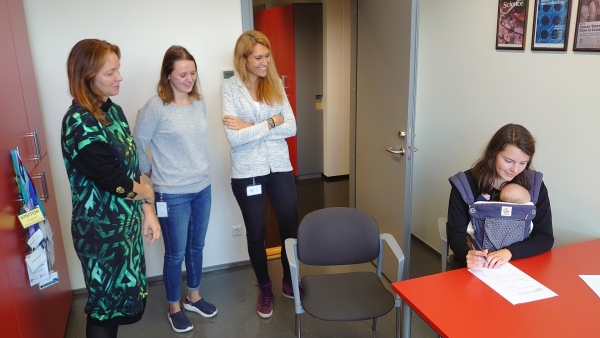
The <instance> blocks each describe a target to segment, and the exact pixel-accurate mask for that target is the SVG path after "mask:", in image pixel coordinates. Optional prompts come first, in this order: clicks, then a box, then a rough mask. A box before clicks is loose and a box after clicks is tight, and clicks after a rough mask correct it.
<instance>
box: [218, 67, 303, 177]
mask: <svg viewBox="0 0 600 338" xmlns="http://www.w3.org/2000/svg"><path fill="white" fill-rule="evenodd" d="M221 109H222V112H221V114H222V116H226V115H231V116H235V117H237V118H239V119H240V120H242V121H244V122H246V123H254V125H253V126H252V127H248V128H244V129H241V130H231V129H229V128H227V127H225V126H223V127H224V129H225V136H226V137H227V140H228V141H229V144H230V145H231V178H249V177H256V176H262V175H267V174H269V173H270V172H283V171H291V170H292V164H291V163H290V154H289V152H288V145H287V143H286V141H285V138H286V137H290V136H294V135H296V118H295V117H294V112H293V111H292V107H290V103H289V101H288V99H287V97H286V98H285V100H284V102H283V104H277V105H274V106H269V105H267V104H265V103H263V102H261V103H260V105H259V106H258V107H257V106H256V105H255V101H254V100H253V99H252V96H251V95H250V93H249V92H248V89H246V86H245V85H244V83H243V82H242V80H241V79H239V78H238V77H237V76H234V77H231V78H229V79H227V80H225V81H223V85H222V86H221ZM275 115H282V116H283V121H284V122H283V123H282V124H281V125H279V126H277V127H275V128H272V129H269V125H268V122H267V120H268V119H269V118H270V117H273V116H275Z"/></svg>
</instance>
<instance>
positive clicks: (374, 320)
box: [373, 318, 377, 331]
mask: <svg viewBox="0 0 600 338" xmlns="http://www.w3.org/2000/svg"><path fill="white" fill-rule="evenodd" d="M373 331H377V318H373Z"/></svg>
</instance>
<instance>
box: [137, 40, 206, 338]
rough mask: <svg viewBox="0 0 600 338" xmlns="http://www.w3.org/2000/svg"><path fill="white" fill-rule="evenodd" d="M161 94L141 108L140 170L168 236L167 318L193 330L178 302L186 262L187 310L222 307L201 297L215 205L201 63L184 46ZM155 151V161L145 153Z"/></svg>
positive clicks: (164, 71)
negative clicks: (204, 258)
mask: <svg viewBox="0 0 600 338" xmlns="http://www.w3.org/2000/svg"><path fill="white" fill-rule="evenodd" d="M157 92H158V94H157V95H156V96H154V97H152V98H151V99H150V100H148V102H147V103H146V105H145V106H144V107H143V108H142V109H140V111H139V113H138V116H137V121H136V125H135V130H134V137H135V141H136V143H137V144H138V149H139V157H140V170H141V172H142V173H144V174H146V175H147V176H148V177H151V178H152V183H153V184H154V191H155V195H156V196H155V197H156V198H155V200H156V211H157V215H158V220H159V222H160V225H161V229H162V232H163V237H164V243H165V256H164V265H163V279H164V283H165V289H166V293H167V301H168V302H169V311H168V313H167V318H168V320H169V323H170V324H171V327H172V328H173V330H174V331H175V332H187V331H190V330H192V329H193V325H192V323H191V322H190V321H189V319H188V318H187V317H186V315H185V314H184V313H183V311H181V307H180V304H179V299H180V285H181V264H182V262H183V261H184V258H185V267H186V272H187V289H188V292H187V297H186V299H185V300H184V301H183V308H184V309H186V310H188V311H192V312H196V313H198V314H200V315H202V316H204V317H212V316H214V315H216V314H217V308H216V307H215V306H214V305H212V304H210V303H208V302H207V301H206V300H205V299H204V298H202V297H201V296H200V291H199V289H200V280H201V278H202V251H203V249H204V239H205V237H206V231H207V228H208V220H209V216H210V206H211V188H210V176H209V171H208V149H207V146H206V130H207V127H206V104H205V102H204V100H203V99H202V98H201V96H200V91H199V90H198V86H197V72H196V61H195V60H194V57H193V56H192V55H191V54H190V53H189V52H188V51H187V50H186V49H185V48H183V47H181V46H171V47H170V48H169V49H168V50H167V52H166V53H165V56H164V59H163V64H162V67H161V72H160V80H159V83H158V89H157ZM148 147H150V152H151V154H152V161H150V160H149V159H148V156H147V154H146V149H147V148H148Z"/></svg>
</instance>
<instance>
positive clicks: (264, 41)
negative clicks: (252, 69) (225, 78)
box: [233, 30, 285, 106]
mask: <svg viewBox="0 0 600 338" xmlns="http://www.w3.org/2000/svg"><path fill="white" fill-rule="evenodd" d="M259 43H260V44H261V45H263V46H265V47H267V48H268V49H269V52H271V62H269V66H268V67H267V76H266V77H264V78H263V77H259V78H258V87H257V90H256V98H257V99H258V101H261V102H264V103H266V104H268V105H269V106H273V105H275V104H283V102H284V99H285V91H284V89H283V86H282V84H281V80H279V74H278V73H277V68H276V67H275V59H274V58H273V53H272V51H271V43H270V42H269V39H268V38H267V37H266V36H265V35H264V34H263V33H261V32H259V31H254V30H252V31H247V32H244V33H242V35H240V37H239V38H238V39H237V42H236V43H235V49H234V51H233V60H234V66H235V70H236V71H237V72H238V74H239V75H240V77H241V78H242V81H243V82H246V81H248V79H249V77H250V76H249V75H248V70H247V69H246V59H247V58H248V56H249V55H250V54H252V51H254V47H255V46H256V44H259Z"/></svg>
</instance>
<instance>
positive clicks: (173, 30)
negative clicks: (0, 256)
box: [24, 0, 248, 289]
mask: <svg viewBox="0 0 600 338" xmlns="http://www.w3.org/2000/svg"><path fill="white" fill-rule="evenodd" d="M24 4H25V12H26V16H27V24H28V29H29V36H30V41H31V48H32V53H33V61H34V67H35V73H36V76H37V82H38V89H39V93H40V102H41V105H42V113H43V115H44V122H45V128H46V135H47V138H48V140H47V142H48V152H49V155H50V160H51V164H52V173H53V179H54V186H55V190H56V191H55V193H56V196H57V201H58V209H59V214H60V222H61V228H62V234H63V240H64V243H65V249H66V253H67V261H68V266H69V274H70V279H71V285H72V287H73V289H79V288H84V287H85V284H84V281H83V277H82V272H81V267H80V263H79V260H78V259H77V256H76V254H75V252H74V250H73V246H72V245H71V243H72V240H71V231H70V218H71V204H70V189H69V182H68V180H67V176H66V173H65V168H64V164H63V162H62V155H61V150H60V124H61V121H62V117H63V115H64V113H65V112H66V111H67V108H68V107H69V105H70V103H71V97H70V95H69V89H68V88H69V87H68V82H67V72H66V66H65V65H66V61H67V56H68V53H69V51H70V49H71V48H72V47H73V45H74V44H75V43H76V42H77V41H79V40H81V39H85V38H99V39H104V40H107V41H109V42H111V43H114V44H117V45H118V46H119V47H120V48H121V53H122V58H121V73H122V75H123V77H124V81H123V82H122V85H121V93H120V94H119V95H118V96H116V97H114V98H113V100H114V101H115V102H116V103H118V104H119V105H121V106H122V107H123V109H124V111H125V114H126V115H127V119H128V120H129V122H130V124H131V125H134V124H135V117H136V113H137V110H138V109H139V108H141V107H142V106H143V104H144V103H145V102H146V100H148V98H150V97H151V96H152V95H153V94H155V87H156V83H157V81H158V75H159V71H160V65H161V62H162V57H163V55H164V52H165V51H166V50H167V48H168V47H169V46H171V45H173V44H178V45H182V46H184V47H186V48H187V49H188V50H189V51H190V52H191V53H192V55H194V57H195V58H196V62H197V64H198V74H199V78H200V80H201V83H202V87H201V88H202V93H203V95H204V97H205V99H206V102H207V109H208V116H207V119H208V126H209V134H208V149H209V158H210V170H211V183H212V187H213V188H212V194H213V204H212V210H211V218H210V223H209V229H208V235H207V239H206V247H205V249H204V259H205V260H204V265H205V267H210V266H214V265H220V264H227V263H231V262H237V261H242V260H247V259H248V255H247V252H246V241H245V236H237V237H232V235H231V226H232V225H234V224H243V222H242V217H241V213H240V211H239V208H238V206H237V203H236V202H235V199H234V197H233V194H232V193H231V188H230V184H229V173H230V162H229V144H228V143H227V140H226V139H225V135H224V132H223V129H222V125H221V123H220V120H221V103H220V100H221V99H220V83H221V80H220V76H221V71H222V70H224V69H233V63H232V60H233V57H232V55H233V46H234V44H235V41H236V39H237V37H238V36H239V34H241V32H242V22H241V13H240V1H239V0H219V1H209V0H171V1H144V0H128V1H118V0H104V1H96V2H94V1H73V0H54V1H46V0H24ZM163 253H164V248H163V244H162V241H159V242H158V243H156V244H153V245H152V246H150V247H147V250H146V262H147V266H148V268H147V273H148V276H156V275H161V274H162V261H163V259H162V255H163Z"/></svg>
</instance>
